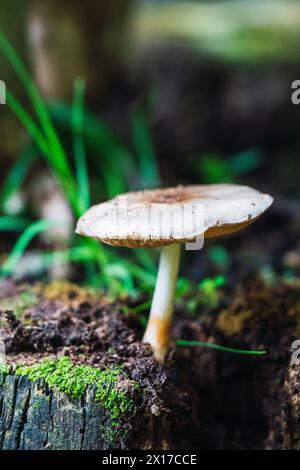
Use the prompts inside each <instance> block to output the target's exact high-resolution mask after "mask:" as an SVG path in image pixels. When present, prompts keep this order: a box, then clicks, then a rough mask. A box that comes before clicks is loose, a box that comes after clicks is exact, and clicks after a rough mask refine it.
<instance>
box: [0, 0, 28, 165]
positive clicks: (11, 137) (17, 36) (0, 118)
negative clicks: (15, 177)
mask: <svg viewBox="0 0 300 470" xmlns="http://www.w3.org/2000/svg"><path fill="white" fill-rule="evenodd" d="M25 7H26V2H24V0H1V3H0V29H1V31H3V33H4V34H5V35H6V36H7V37H8V38H9V40H10V41H11V43H12V44H13V45H14V47H15V48H16V49H17V51H18V53H20V54H21V55H22V57H24V56H25V42H24V21H25ZM0 80H3V81H4V82H5V83H6V86H7V88H8V89H10V90H11V91H13V93H14V94H16V95H18V96H19V97H22V93H23V89H22V86H21V84H20V83H19V80H18V78H17V77H16V75H15V72H14V71H13V70H12V67H11V66H10V64H9V63H8V62H7V60H6V58H5V57H4V56H3V54H2V53H1V52H0ZM19 130H20V127H19V126H18V124H17V122H16V119H15V117H14V116H13V114H12V112H11V111H10V109H9V108H8V106H7V105H0V136H1V138H0V162H1V170H2V169H3V167H5V160H7V159H9V158H10V157H11V156H12V155H15V154H16V153H17V151H18V148H19V145H20V139H18V138H16V136H17V135H20V134H19Z"/></svg>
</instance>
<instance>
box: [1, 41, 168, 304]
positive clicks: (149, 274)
mask: <svg viewBox="0 0 300 470" xmlns="http://www.w3.org/2000/svg"><path fill="white" fill-rule="evenodd" d="M0 49H1V51H2V53H3V55H4V56H5V57H6V59H7V60H8V62H9V63H10V65H11V67H12V69H13V70H14V71H15V73H16V75H17V77H18V78H19V80H20V82H21V83H22V85H23V88H24V90H25V92H26V93H27V96H28V98H29V101H30V105H31V108H32V111H33V113H30V112H28V111H27V108H25V107H24V106H23V104H22V103H21V102H20V101H19V100H18V99H17V98H16V97H15V96H14V95H13V94H12V92H11V90H7V104H8V106H9V107H10V109H11V110H12V111H13V112H14V114H15V115H16V117H17V118H18V119H19V121H20V122H21V123H22V125H23V126H24V128H25V130H26V131H27V133H28V135H29V136H30V138H31V141H30V144H29V145H28V146H27V148H25V150H24V152H23V153H22V154H21V155H20V157H19V159H18V160H17V162H16V164H15V165H14V166H13V168H12V169H11V170H10V172H9V174H8V176H7V178H6V181H5V183H4V185H3V188H2V190H1V193H0V204H1V207H2V211H3V212H4V208H5V203H6V202H7V201H8V200H9V198H10V197H11V196H12V195H13V194H14V193H15V192H17V191H18V190H19V188H20V187H21V186H22V184H23V183H24V181H25V179H26V176H27V174H28V172H29V171H30V169H31V167H32V165H33V164H34V163H35V162H36V161H37V160H38V159H39V157H40V156H41V157H42V158H43V159H44V161H45V162H46V164H47V166H48V167H49V169H50V170H51V172H52V174H53V176H54V178H55V180H56V181H57V183H58V185H59V187H60V189H61V190H62V192H63V194H64V195H65V198H66V200H67V201H68V203H69V206H70V208H71V209H72V212H73V215H74V219H75V220H76V219H77V218H78V217H79V216H80V215H81V214H82V213H83V212H84V211H85V210H86V209H87V208H88V207H89V205H90V201H91V199H92V194H91V188H90V178H89V174H88V163H87V151H92V152H93V154H94V153H96V155H97V156H98V158H97V159H96V162H97V165H98V169H99V174H101V180H100V182H99V181H98V182H97V185H98V186H99V187H100V188H101V196H102V197H105V198H108V197H112V196H115V195H116V194H118V193H120V192H123V191H126V190H130V189H131V185H132V183H133V182H134V183H136V181H137V178H138V177H139V175H140V176H141V178H140V181H139V182H138V184H139V186H140V187H143V186H144V185H151V181H152V179H153V180H155V181H157V180H159V172H158V166H157V161H156V158H155V152H154V148H153V144H152V141H151V134H150V131H149V127H148V123H147V120H146V117H145V116H144V114H143V111H142V109H139V110H138V112H137V113H136V114H134V116H133V141H134V148H135V149H136V152H137V158H135V155H134V154H133V153H132V152H130V151H129V150H128V149H127V148H126V147H125V146H124V145H123V144H122V143H121V142H120V141H119V139H117V138H116V137H115V135H114V134H113V132H112V131H111V130H110V129H109V127H108V126H107V125H106V124H105V123H104V122H103V121H102V120H100V119H97V118H96V117H94V116H93V115H91V114H90V113H88V112H87V111H86V110H85V107H84V96H85V83H84V81H83V80H77V81H76V82H75V84H74V98H73V103H72V105H71V106H70V105H67V104H64V103H53V104H52V105H51V106H46V104H45V103H44V101H43V99H42V98H41V96H40V94H39V91H38V89H37V87H36V85H35V83H34V81H33V79H32V77H31V76H30V74H29V73H28V71H27V69H26V67H25V66H24V64H23V62H22V61H21V59H20V57H19V56H18V54H17V53H16V51H15V50H14V48H13V47H12V46H11V44H10V43H9V42H8V41H7V39H6V37H5V36H4V34H3V33H2V32H0ZM57 129H60V130H65V131H66V130H67V131H69V133H70V137H71V140H72V148H73V159H71V158H70V157H69V155H68V154H67V152H66V150H65V148H64V146H63V143H62V140H61V138H60V136H59V134H58V131H57ZM52 225H53V221H51V220H40V221H29V220H26V219H25V218H24V217H20V218H17V217H9V216H8V215H4V216H3V217H0V229H1V230H3V231H4V230H5V231H8V230H11V231H18V230H21V231H22V230H24V231H23V233H22V234H21V236H20V238H19V239H18V241H17V242H16V244H15V246H14V248H13V249H12V251H11V253H10V255H9V256H8V258H7V259H6V260H5V262H4V264H3V265H2V266H1V271H0V274H1V276H8V275H11V274H12V273H13V271H14V268H15V267H16V265H17V263H18V261H19V260H20V258H21V257H22V255H23V253H24V252H25V250H26V248H27V247H28V245H29V243H30V242H31V240H32V239H33V238H34V237H35V236H36V235H38V234H39V233H41V232H42V231H45V230H48V229H49V227H50V226H52ZM128 251H129V250H128ZM40 261H41V262H42V264H43V265H44V266H45V267H47V266H51V264H52V263H61V264H67V263H70V262H76V263H81V264H83V266H84V267H85V273H86V277H87V282H88V283H90V284H93V285H97V286H100V287H103V288H105V289H108V290H109V291H110V292H111V293H112V294H114V295H117V294H118V295H119V294H122V293H125V292H126V293H127V292H128V291H129V292H131V293H132V292H134V291H135V287H136V286H138V287H139V288H142V289H143V290H145V289H146V290H148V289H151V288H152V287H153V285H154V282H155V262H154V260H153V259H152V256H151V255H150V254H149V253H148V252H146V251H145V250H131V252H130V253H128V257H124V256H122V257H120V256H119V254H118V251H117V250H116V249H109V248H107V247H104V246H103V245H101V244H99V243H97V242H96V241H95V240H92V239H87V238H82V237H77V236H74V237H73V239H72V240H71V241H70V246H69V247H68V249H65V250H61V251H52V252H51V251H48V252H47V251H44V252H42V254H41V255H40Z"/></svg>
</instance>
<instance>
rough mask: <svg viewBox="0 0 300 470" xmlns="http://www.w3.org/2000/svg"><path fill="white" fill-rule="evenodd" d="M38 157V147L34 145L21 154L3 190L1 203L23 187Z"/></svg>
mask: <svg viewBox="0 0 300 470" xmlns="http://www.w3.org/2000/svg"><path fill="white" fill-rule="evenodd" d="M35 158H36V149H35V148H34V147H33V146H29V147H27V148H26V149H25V150H24V151H23V152H22V153H21V155H20V157H19V158H18V160H17V161H16V163H15V164H14V165H13V167H12V169H11V170H10V171H9V173H8V175H7V177H6V179H5V181H4V183H3V187H2V190H1V194H0V205H1V206H3V205H4V204H5V202H6V201H7V200H8V199H9V198H10V197H11V196H12V195H13V194H14V193H15V192H16V191H17V190H18V189H20V188H21V187H22V185H23V182H24V180H25V178H26V176H27V174H28V173H29V170H30V168H31V166H32V164H33V162H34V160H35Z"/></svg>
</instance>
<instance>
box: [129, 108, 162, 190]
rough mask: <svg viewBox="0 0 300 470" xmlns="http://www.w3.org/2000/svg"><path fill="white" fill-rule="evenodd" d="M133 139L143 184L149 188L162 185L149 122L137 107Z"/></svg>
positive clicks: (133, 118) (133, 117) (133, 115)
mask: <svg viewBox="0 0 300 470" xmlns="http://www.w3.org/2000/svg"><path fill="white" fill-rule="evenodd" d="M132 140H133V144H134V147H135V150H136V153H137V156H138V159H139V169H140V174H141V176H142V180H143V184H144V185H145V187H147V188H151V187H155V186H160V175H159V169H158V163H157V158H156V154H155V150H154V146H153V141H152V136H151V132H150V128H149V123H148V121H147V119H146V116H145V115H144V113H143V112H142V111H141V110H140V109H137V110H135V111H134V112H133V114H132Z"/></svg>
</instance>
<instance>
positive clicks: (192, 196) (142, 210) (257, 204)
mask: <svg viewBox="0 0 300 470" xmlns="http://www.w3.org/2000/svg"><path fill="white" fill-rule="evenodd" d="M272 202H273V199H272V197H271V196H269V195H267V194H262V193H261V192H259V191H256V190H254V189H252V188H249V187H247V186H240V185H233V184H216V185H195V186H177V187H174V188H167V189H154V190H150V191H138V192H130V193H126V194H122V195H120V196H117V197H115V198H114V199H112V200H110V201H108V202H105V203H102V204H98V205H96V206H93V207H91V208H90V209H89V210H88V211H87V212H86V213H85V214H84V215H83V216H82V217H81V218H80V220H79V221H78V224H77V228H76V233H78V234H80V235H84V236H87V237H92V238H95V239H97V240H100V241H102V242H104V243H107V244H109V245H115V246H125V247H129V248H133V247H149V248H153V247H161V254H160V262H159V270H158V275H157V280H156V286H155V290H154V295H153V300H152V305H151V310H150V316H149V321H148V325H147V328H146V331H145V334H144V338H143V341H144V342H146V343H150V345H151V347H152V350H153V353H154V356H155V358H156V359H157V360H158V361H159V362H161V363H163V362H164V359H165V356H166V353H167V351H168V348H169V341H170V329H171V322H172V316H173V305H174V297H175V289H176V281H177V276H178V269H179V261H180V248H181V244H183V243H186V244H187V245H186V247H187V249H194V248H196V249H199V248H201V247H202V245H203V243H202V241H203V240H204V237H205V238H206V237H207V238H208V237H217V236H221V235H227V234H230V233H233V232H237V231H239V230H241V229H243V228H245V227H247V226H248V225H250V224H251V223H253V222H254V221H255V220H256V219H257V218H258V217H259V216H260V215H261V214H262V213H263V212H264V211H265V210H266V209H268V207H270V205H271V204H272ZM193 244H194V245H193Z"/></svg>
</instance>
